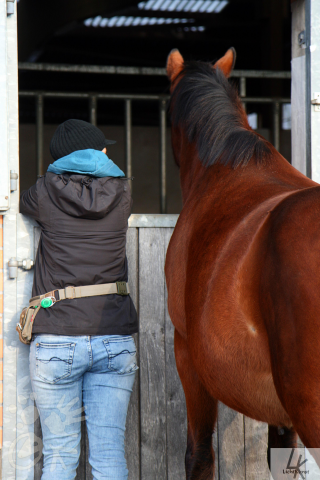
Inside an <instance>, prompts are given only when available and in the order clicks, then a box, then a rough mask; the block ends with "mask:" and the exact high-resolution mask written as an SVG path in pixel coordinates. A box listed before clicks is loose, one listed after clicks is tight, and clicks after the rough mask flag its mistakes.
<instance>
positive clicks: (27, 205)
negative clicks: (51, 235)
mask: <svg viewBox="0 0 320 480" xmlns="http://www.w3.org/2000/svg"><path fill="white" fill-rule="evenodd" d="M20 213H23V215H29V217H32V218H34V219H35V220H36V221H39V220H40V215H39V203H38V193H37V185H33V186H32V187H31V188H29V190H25V191H23V192H22V193H21V195H20Z"/></svg>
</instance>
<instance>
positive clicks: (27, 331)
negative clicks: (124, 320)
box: [16, 282, 130, 345]
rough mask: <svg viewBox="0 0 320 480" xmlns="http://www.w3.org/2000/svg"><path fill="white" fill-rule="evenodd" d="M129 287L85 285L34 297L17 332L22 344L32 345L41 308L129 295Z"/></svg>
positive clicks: (106, 284)
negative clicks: (114, 295)
mask: <svg viewBox="0 0 320 480" xmlns="http://www.w3.org/2000/svg"><path fill="white" fill-rule="evenodd" d="M129 293H130V291H129V285H128V284H127V283H126V282H116V283H103V284H102V285H84V286H82V287H66V288H62V289H61V290H52V291H51V292H47V293H45V294H43V295H39V296H37V297H32V298H30V300H29V306H28V307H25V308H24V309H23V310H22V312H21V314H20V321H19V323H17V326H16V330H17V332H18V333H19V340H20V341H21V342H22V343H25V344H27V345H28V344H30V342H31V339H32V327H33V324H34V320H35V318H36V316H37V315H38V312H39V311H40V309H41V308H50V307H52V306H53V305H54V304H55V303H57V302H60V301H61V300H66V299H73V298H83V297H96V296H99V295H112V294H116V295H129Z"/></svg>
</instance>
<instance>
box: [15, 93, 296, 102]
mask: <svg viewBox="0 0 320 480" xmlns="http://www.w3.org/2000/svg"><path fill="white" fill-rule="evenodd" d="M39 94H40V92H37V91H32V90H30V91H20V92H19V95H20V96H21V97H35V96H37V95H39ZM41 95H42V96H43V97H44V98H45V97H46V98H90V94H89V93H82V92H79V93H74V92H41ZM91 95H92V94H91ZM94 96H95V97H96V98H97V100H99V99H101V100H102V99H104V100H158V101H159V100H164V101H166V100H169V99H170V95H139V94H137V95H134V94H132V95H130V94H128V93H127V94H126V93H123V94H122V93H121V94H120V93H119V94H116V93H115V94H113V93H95V94H94ZM275 101H277V102H279V103H291V99H290V98H284V97H282V98H276V99H275V98H270V97H246V103H274V102H275Z"/></svg>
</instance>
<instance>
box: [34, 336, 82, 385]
mask: <svg viewBox="0 0 320 480" xmlns="http://www.w3.org/2000/svg"><path fill="white" fill-rule="evenodd" d="M75 346H76V344H75V343H56V340H54V341H53V342H52V343H49V342H48V341H43V342H41V341H38V342H37V343H36V345H35V348H36V376H37V377H39V378H41V379H42V380H44V381H45V382H46V383H57V382H58V381H59V380H62V379H63V378H66V377H69V376H70V375H71V368H72V362H73V355H74V349H75Z"/></svg>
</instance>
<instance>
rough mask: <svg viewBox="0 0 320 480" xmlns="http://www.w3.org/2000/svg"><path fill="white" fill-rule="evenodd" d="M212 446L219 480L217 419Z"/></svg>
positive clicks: (215, 477) (216, 476) (217, 479)
mask: <svg viewBox="0 0 320 480" xmlns="http://www.w3.org/2000/svg"><path fill="white" fill-rule="evenodd" d="M218 417H219V403H218ZM212 448H213V450H214V453H215V462H214V466H215V472H214V480H219V422H218V420H217V423H216V426H215V430H214V432H213V435H212Z"/></svg>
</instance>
